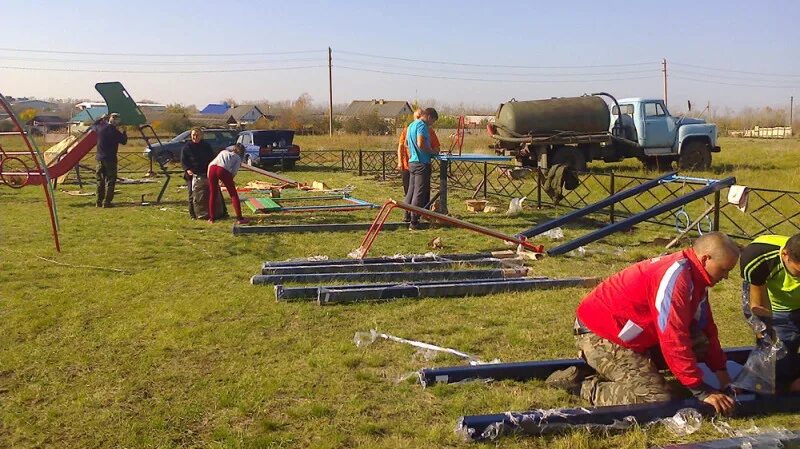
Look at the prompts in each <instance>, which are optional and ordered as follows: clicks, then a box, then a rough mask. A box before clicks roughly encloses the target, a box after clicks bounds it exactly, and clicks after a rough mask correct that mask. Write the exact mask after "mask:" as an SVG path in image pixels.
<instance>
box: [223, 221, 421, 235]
mask: <svg viewBox="0 0 800 449" xmlns="http://www.w3.org/2000/svg"><path fill="white" fill-rule="evenodd" d="M371 224H372V223H320V224H300V225H272V226H239V225H235V224H234V225H233V235H244V234H278V233H295V232H344V231H363V230H365V229H369V227H370V225H371ZM383 226H384V227H385V228H387V229H401V228H407V227H408V223H405V222H392V223H384V225H383Z"/></svg>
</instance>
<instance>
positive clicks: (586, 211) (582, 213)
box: [519, 172, 677, 238]
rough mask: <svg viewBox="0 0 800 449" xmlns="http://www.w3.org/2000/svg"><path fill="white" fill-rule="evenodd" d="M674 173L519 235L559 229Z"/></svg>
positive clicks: (531, 234)
mask: <svg viewBox="0 0 800 449" xmlns="http://www.w3.org/2000/svg"><path fill="white" fill-rule="evenodd" d="M676 173H677V172H672V173H667V174H664V175H662V176H659V177H658V178H656V179H651V180H649V181H647V182H643V183H641V184H639V185H638V186H636V187H632V188H630V189H626V190H622V191H620V192H617V193H615V194H613V195H611V196H609V197H606V198H605V199H602V200H600V201H598V202H596V203H593V204H590V205H588V206H586V207H584V208H582V209H578V210H576V211H573V212H570V213H568V214H565V215H562V216H560V217H558V218H555V219H553V220H550V221H547V222H544V223H542V224H539V225H536V226H534V227H532V228H529V229H526V230H524V231H522V232H520V233H519V235H522V236H524V237H528V238H530V237H533V236H536V235H539V234H541V233H542V232H546V231H548V230H550V229H553V228H557V227H559V226H561V225H563V224H566V223H569V222H571V221H573V220H576V219H578V218H580V217H583V216H586V215H589V214H591V213H593V212H597V211H599V210H600V209H603V208H605V207H607V206H610V205H612V204H615V203H618V202H620V201H622V200H624V199H627V198H630V197H632V196H634V195H638V194H639V193H642V192H645V191H647V190H650V189H652V188H653V187H655V186H657V185H659V184H661V182H662V181H664V180H666V179H667V178H670V177H672V176H674V175H675V174H676Z"/></svg>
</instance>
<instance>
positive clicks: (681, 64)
mask: <svg viewBox="0 0 800 449" xmlns="http://www.w3.org/2000/svg"><path fill="white" fill-rule="evenodd" d="M669 63H670V64H673V65H679V66H685V67H694V68H696V69H704V70H715V71H720V72H734V73H744V74H746V75H762V76H777V77H781V76H784V77H792V78H794V77H800V75H798V74H790V73H764V72H746V71H744V70H732V69H720V68H714V67H706V66H702V65H694V64H684V63H681V62H672V61H670V62H669Z"/></svg>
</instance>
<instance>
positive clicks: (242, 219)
mask: <svg viewBox="0 0 800 449" xmlns="http://www.w3.org/2000/svg"><path fill="white" fill-rule="evenodd" d="M247 223H250V220H249V219H248V218H239V219H237V220H236V224H240V225H243V224H247Z"/></svg>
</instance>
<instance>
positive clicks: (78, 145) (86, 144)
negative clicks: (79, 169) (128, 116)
mask: <svg viewBox="0 0 800 449" xmlns="http://www.w3.org/2000/svg"><path fill="white" fill-rule="evenodd" d="M95 145H97V134H95V132H94V131H92V130H89V131H87V132H86V133H84V134H83V135H82V136H80V137H78V138H77V139H76V140H75V142H73V144H72V145H71V146H70V147H69V148H67V149H66V150H65V155H64V157H63V158H61V160H59V161H57V162H56V163H55V164H53V165H49V166H48V167H47V173H48V175H50V179H54V178H58V177H61V176H63V175H66V174H67V173H69V171H70V170H72V169H73V168H74V167H75V166H76V165H78V163H79V162H80V161H81V159H83V157H84V156H86V155H87V154H88V153H89V151H91V150H92V148H94V146H95ZM43 182H44V177H43V176H39V175H38V174H36V173H32V174H31V176H30V179H29V181H28V184H31V185H39V184H42V183H43Z"/></svg>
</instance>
